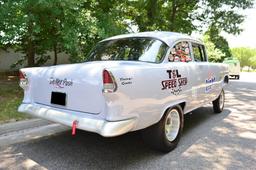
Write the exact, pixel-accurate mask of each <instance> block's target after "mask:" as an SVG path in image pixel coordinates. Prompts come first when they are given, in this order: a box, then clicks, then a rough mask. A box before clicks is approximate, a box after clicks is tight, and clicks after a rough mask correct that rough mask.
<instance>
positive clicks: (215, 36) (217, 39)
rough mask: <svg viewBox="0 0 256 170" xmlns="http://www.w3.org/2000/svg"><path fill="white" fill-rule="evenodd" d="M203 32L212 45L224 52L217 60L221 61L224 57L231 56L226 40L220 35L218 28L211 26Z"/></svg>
mask: <svg viewBox="0 0 256 170" xmlns="http://www.w3.org/2000/svg"><path fill="white" fill-rule="evenodd" d="M205 34H206V35H207V36H208V37H209V40H210V41H211V42H212V43H213V44H214V46H215V47H216V48H217V49H218V50H220V51H221V52H222V53H223V54H224V55H222V56H221V58H220V59H218V61H220V62H221V61H223V60H224V58H229V57H231V56H232V55H231V51H230V48H229V45H228V42H227V40H226V39H225V38H224V37H223V36H221V35H220V32H219V29H217V28H214V27H211V28H210V29H209V30H208V31H207V32H206V33H205Z"/></svg>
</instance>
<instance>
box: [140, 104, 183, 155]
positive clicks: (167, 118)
mask: <svg viewBox="0 0 256 170" xmlns="http://www.w3.org/2000/svg"><path fill="white" fill-rule="evenodd" d="M183 125H184V120H183V111H182V109H181V107H180V106H179V105H177V106H175V107H172V108H170V109H168V110H167V112H166V113H165V114H164V116H163V117H162V119H161V120H160V121H159V122H158V123H157V124H155V125H153V126H150V127H148V128H146V129H144V130H143V131H142V135H143V138H144V141H145V142H146V143H148V144H149V145H150V146H151V147H153V148H155V149H157V150H160V151H163V152H170V151H171V150H173V149H174V148H175V147H176V146H177V144H178V142H179V140H180V137H181V133H182V130H183Z"/></svg>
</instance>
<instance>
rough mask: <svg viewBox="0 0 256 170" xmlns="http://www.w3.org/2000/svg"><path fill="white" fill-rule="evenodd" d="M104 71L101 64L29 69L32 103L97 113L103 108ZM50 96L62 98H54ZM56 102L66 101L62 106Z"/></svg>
mask: <svg viewBox="0 0 256 170" xmlns="http://www.w3.org/2000/svg"><path fill="white" fill-rule="evenodd" d="M104 68H105V67H104V64H102V63H82V64H69V65H59V66H52V67H41V68H36V70H35V68H32V69H31V73H33V74H30V78H29V79H31V80H32V81H31V83H32V84H31V88H29V90H30V94H31V95H30V97H31V100H32V101H33V102H35V103H38V104H44V105H49V106H52V107H57V108H63V109H69V110H74V111H79V112H86V113H92V114H99V113H100V112H102V110H103V109H104V105H105V103H104V97H103V94H102V70H103V69H104ZM26 71H27V70H26V69H25V72H26ZM53 93H54V94H56V93H58V94H64V96H63V95H62V96H57V98H56V96H55V95H54V96H55V97H53ZM52 98H55V99H54V100H55V101H53V99H52ZM64 98H65V99H64ZM56 100H65V104H63V105H60V104H56ZM57 103H58V102H57Z"/></svg>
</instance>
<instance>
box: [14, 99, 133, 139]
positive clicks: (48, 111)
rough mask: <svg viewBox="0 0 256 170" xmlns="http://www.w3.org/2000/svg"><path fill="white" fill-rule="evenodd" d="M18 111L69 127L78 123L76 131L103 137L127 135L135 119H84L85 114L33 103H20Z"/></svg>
mask: <svg viewBox="0 0 256 170" xmlns="http://www.w3.org/2000/svg"><path fill="white" fill-rule="evenodd" d="M18 111H19V112H23V113H28V114H31V115H33V116H36V117H40V118H43V119H47V120H50V121H53V122H57V123H60V124H63V125H66V126H70V127H71V126H72V123H73V121H78V124H77V128H78V129H81V130H85V131H89V132H95V133H98V134H100V135H102V136H105V137H112V136H118V135H122V134H124V133H127V132H129V131H131V130H132V129H133V127H134V126H135V122H136V119H127V120H121V121H113V122H112V121H106V120H103V119H95V118H88V117H86V113H79V112H76V113H74V112H73V111H69V110H63V109H57V108H53V107H49V106H46V105H41V104H34V103H33V104H31V103H29V104H27V103H22V104H21V105H20V106H19V108H18Z"/></svg>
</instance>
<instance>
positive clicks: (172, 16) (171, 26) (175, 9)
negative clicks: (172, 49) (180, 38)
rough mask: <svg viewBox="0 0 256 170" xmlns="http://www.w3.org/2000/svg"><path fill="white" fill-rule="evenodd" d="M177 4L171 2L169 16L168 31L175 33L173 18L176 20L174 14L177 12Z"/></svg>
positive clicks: (174, 1) (174, 0)
mask: <svg viewBox="0 0 256 170" xmlns="http://www.w3.org/2000/svg"><path fill="white" fill-rule="evenodd" d="M176 5H177V2H176V0H173V1H172V12H171V15H170V23H171V25H170V31H175V29H174V28H175V18H176V12H177V6H176Z"/></svg>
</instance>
